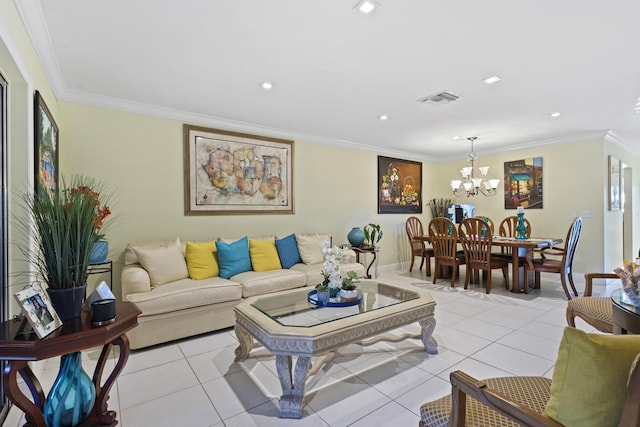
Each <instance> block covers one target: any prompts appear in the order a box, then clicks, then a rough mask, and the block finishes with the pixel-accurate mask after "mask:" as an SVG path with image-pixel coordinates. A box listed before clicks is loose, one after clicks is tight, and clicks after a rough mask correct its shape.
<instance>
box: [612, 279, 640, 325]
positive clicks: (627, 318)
mask: <svg viewBox="0 0 640 427" xmlns="http://www.w3.org/2000/svg"><path fill="white" fill-rule="evenodd" d="M611 301H612V304H613V307H612V308H613V333H614V334H616V335H617V334H627V333H629V334H640V307H636V306H635V305H631V304H627V303H625V302H622V289H616V290H615V291H613V292H612V293H611Z"/></svg>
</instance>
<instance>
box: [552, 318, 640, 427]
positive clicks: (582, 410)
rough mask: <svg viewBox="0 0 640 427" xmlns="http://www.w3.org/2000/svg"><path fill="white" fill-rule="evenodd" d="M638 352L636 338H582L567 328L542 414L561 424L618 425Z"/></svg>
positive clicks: (639, 341) (584, 426)
mask: <svg viewBox="0 0 640 427" xmlns="http://www.w3.org/2000/svg"><path fill="white" fill-rule="evenodd" d="M638 353H640V335H601V334H587V333H585V332H583V331H581V330H579V329H575V328H569V327H566V328H565V329H564V335H563V337H562V342H561V343H560V349H559V350H558V360H557V361H556V365H555V367H554V369H553V377H552V380H551V398H550V399H549V402H547V407H546V408H545V411H544V415H545V416H547V417H549V418H553V419H554V420H556V421H558V422H559V423H560V424H563V425H566V426H580V427H589V426H593V427H606V426H617V425H618V423H619V422H620V415H621V411H622V404H623V403H624V398H625V395H626V390H627V379H628V377H629V371H630V369H631V364H632V363H633V360H634V359H635V357H636V356H637V355H638Z"/></svg>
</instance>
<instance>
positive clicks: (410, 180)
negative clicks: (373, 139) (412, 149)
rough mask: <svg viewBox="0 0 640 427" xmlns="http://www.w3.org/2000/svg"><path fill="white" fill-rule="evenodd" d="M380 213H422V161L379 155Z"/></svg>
mask: <svg viewBox="0 0 640 427" xmlns="http://www.w3.org/2000/svg"><path fill="white" fill-rule="evenodd" d="M378 213H380V214H382V213H417V214H419V213H422V163H421V162H414V161H411V160H402V159H396V158H393V157H385V156H378Z"/></svg>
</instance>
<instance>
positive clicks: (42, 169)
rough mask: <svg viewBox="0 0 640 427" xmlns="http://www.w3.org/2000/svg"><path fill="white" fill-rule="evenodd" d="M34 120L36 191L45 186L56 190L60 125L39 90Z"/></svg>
mask: <svg viewBox="0 0 640 427" xmlns="http://www.w3.org/2000/svg"><path fill="white" fill-rule="evenodd" d="M33 121H34V139H35V141H34V142H35V147H34V159H35V164H34V171H35V183H34V184H35V191H36V192H38V191H39V190H40V187H42V186H44V189H45V190H46V191H48V192H54V191H56V189H57V188H58V169H59V168H58V157H59V153H58V151H59V150H58V148H59V147H58V142H59V133H58V125H57V124H56V122H55V120H54V119H53V115H52V114H51V112H50V111H49V108H47V104H45V102H44V99H43V98H42V95H40V92H38V91H36V94H35V97H34V120H33Z"/></svg>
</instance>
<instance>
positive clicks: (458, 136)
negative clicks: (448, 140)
mask: <svg viewBox="0 0 640 427" xmlns="http://www.w3.org/2000/svg"><path fill="white" fill-rule="evenodd" d="M452 139H454V140H456V141H457V140H459V139H462V137H461V136H460V135H456V136H454V137H453V138H452Z"/></svg>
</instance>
